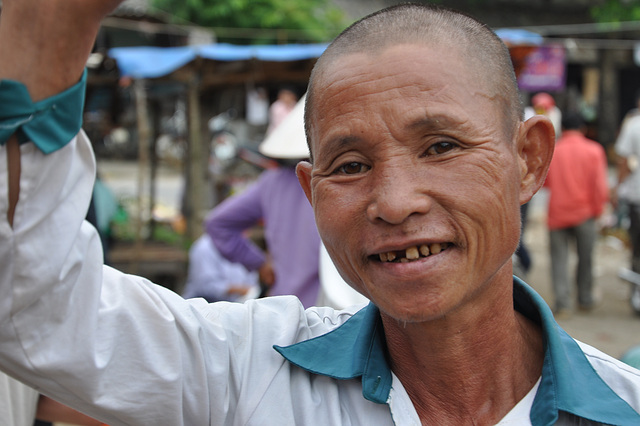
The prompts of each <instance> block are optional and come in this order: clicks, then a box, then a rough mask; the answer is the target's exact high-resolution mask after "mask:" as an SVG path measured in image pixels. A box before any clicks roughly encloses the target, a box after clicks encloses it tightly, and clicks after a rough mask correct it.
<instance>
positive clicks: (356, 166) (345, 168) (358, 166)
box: [336, 161, 369, 175]
mask: <svg viewBox="0 0 640 426" xmlns="http://www.w3.org/2000/svg"><path fill="white" fill-rule="evenodd" d="M367 170H369V166H365V165H364V164H362V163H358V162H355V161H354V162H352V163H347V164H343V165H342V166H340V167H338V168H337V169H336V172H337V173H342V174H345V175H354V174H357V173H363V172H366V171H367Z"/></svg>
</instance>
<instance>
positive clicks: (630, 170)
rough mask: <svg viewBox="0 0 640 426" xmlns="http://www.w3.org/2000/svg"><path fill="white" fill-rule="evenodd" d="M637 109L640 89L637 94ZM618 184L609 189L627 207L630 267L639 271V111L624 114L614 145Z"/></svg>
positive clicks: (639, 104)
mask: <svg viewBox="0 0 640 426" xmlns="http://www.w3.org/2000/svg"><path fill="white" fill-rule="evenodd" d="M636 104H637V106H638V108H640V92H638V94H637V95H636ZM615 152H616V154H617V156H618V158H617V172H618V184H617V186H616V187H615V188H614V190H613V191H612V201H613V202H614V205H615V207H616V208H620V207H621V204H624V205H625V206H626V209H627V211H628V215H629V230H628V232H629V240H630V243H631V270H632V271H633V272H636V273H640V169H639V168H638V159H640V114H638V113H637V112H636V110H632V111H631V112H630V113H628V114H627V116H626V118H625V120H624V122H623V124H622V128H621V129H620V134H619V135H618V139H617V140H616V144H615Z"/></svg>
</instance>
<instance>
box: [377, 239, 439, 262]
mask: <svg viewBox="0 0 640 426" xmlns="http://www.w3.org/2000/svg"><path fill="white" fill-rule="evenodd" d="M447 247H448V244H447V243H433V244H422V245H421V246H420V247H418V246H413V247H409V248H407V249H406V250H405V251H404V256H403V257H400V258H399V259H398V261H400V262H402V263H405V262H409V261H411V260H417V259H419V258H420V257H421V256H422V257H427V256H430V255H432V254H438V253H440V252H442V251H443V250H444V249H446V248H447ZM399 253H402V252H395V251H389V252H387V253H380V254H379V256H380V261H381V262H393V261H394V260H396V259H397V258H398V254H399ZM400 256H402V254H400Z"/></svg>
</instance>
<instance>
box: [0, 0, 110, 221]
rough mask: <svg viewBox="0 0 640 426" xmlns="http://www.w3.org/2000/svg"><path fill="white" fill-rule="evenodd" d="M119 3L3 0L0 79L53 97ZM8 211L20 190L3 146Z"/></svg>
mask: <svg viewBox="0 0 640 426" xmlns="http://www.w3.org/2000/svg"><path fill="white" fill-rule="evenodd" d="M120 1H121V0H47V1H40V0H5V1H4V2H3V5H2V14H1V15H0V58H2V61H0V79H9V80H15V81H19V82H21V83H23V84H25V86H26V87H27V89H28V90H29V93H30V95H31V98H32V100H33V101H39V100H41V99H44V98H47V97H49V96H52V95H54V94H56V93H59V92H61V91H63V90H65V89H67V88H68V87H70V86H72V85H73V84H75V83H76V82H77V81H78V79H79V78H80V76H81V74H82V71H83V69H84V66H85V64H86V60H87V57H88V55H89V53H90V52H91V48H92V46H93V42H94V40H95V37H96V35H97V33H98V30H99V28H100V22H101V20H102V18H103V17H104V16H105V15H106V14H107V13H109V12H110V11H111V10H113V9H114V8H115V7H116V6H117V5H118V4H119V3H120ZM7 162H8V164H7V168H8V173H9V207H8V211H7V219H8V221H9V224H10V225H13V215H14V212H15V207H16V204H17V202H18V198H19V193H20V191H19V189H20V184H19V181H20V149H19V147H18V141H17V139H16V137H15V136H12V137H11V138H10V140H9V141H8V142H7Z"/></svg>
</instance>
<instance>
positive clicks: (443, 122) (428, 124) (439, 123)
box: [407, 115, 457, 130]
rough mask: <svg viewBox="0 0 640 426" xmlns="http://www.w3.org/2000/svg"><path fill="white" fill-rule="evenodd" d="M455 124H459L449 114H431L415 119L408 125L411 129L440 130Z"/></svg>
mask: <svg viewBox="0 0 640 426" xmlns="http://www.w3.org/2000/svg"><path fill="white" fill-rule="evenodd" d="M455 124H457V121H456V120H453V119H452V118H451V117H449V116H445V115H430V116H426V117H420V118H418V119H416V120H413V121H412V122H411V123H409V124H408V125H407V128H408V129H410V130H440V129H445V128H449V127H451V126H453V125H455Z"/></svg>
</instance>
